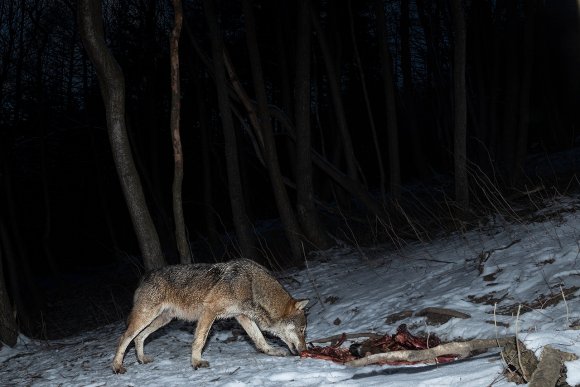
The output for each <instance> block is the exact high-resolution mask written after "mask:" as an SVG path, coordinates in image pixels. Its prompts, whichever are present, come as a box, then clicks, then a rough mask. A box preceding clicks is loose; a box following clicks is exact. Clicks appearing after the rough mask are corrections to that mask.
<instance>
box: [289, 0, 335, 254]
mask: <svg viewBox="0 0 580 387" xmlns="http://www.w3.org/2000/svg"><path fill="white" fill-rule="evenodd" d="M308 1H309V0H299V1H298V11H297V15H298V26H297V31H296V36H297V45H296V82H295V86H294V98H295V104H296V105H295V106H296V107H295V109H294V110H295V112H296V207H297V209H298V217H299V219H300V224H302V227H303V228H304V231H305V232H306V235H307V236H308V239H310V240H311V241H312V242H313V243H314V245H315V246H316V247H318V248H319V249H327V248H328V247H330V246H331V240H330V238H329V237H328V234H327V231H326V228H325V227H324V226H323V225H322V223H321V222H320V219H319V217H318V211H316V207H315V206H314V188H313V183H312V155H311V150H310V148H311V147H312V144H311V130H310V58H311V52H310V50H311V41H310V32H311V31H310V7H309V5H308Z"/></svg>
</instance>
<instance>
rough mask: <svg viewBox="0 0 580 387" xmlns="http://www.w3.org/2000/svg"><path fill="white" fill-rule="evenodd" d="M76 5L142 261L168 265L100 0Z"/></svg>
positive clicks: (85, 0) (150, 265) (149, 264)
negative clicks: (139, 166)
mask: <svg viewBox="0 0 580 387" xmlns="http://www.w3.org/2000/svg"><path fill="white" fill-rule="evenodd" d="M77 7H78V9H77V12H78V14H77V17H78V25H79V29H80V35H81V38H82V41H83V44H84V46H85V49H86V50H87V54H88V56H89V58H90V59H91V62H92V63H93V65H94V66H95V69H96V71H97V76H98V79H99V84H100V87H101V94H102V96H103V102H104V104H105V112H106V121H107V128H108V133H109V140H110V142H111V148H112V153H113V159H114V161H115V167H116V169H117V173H118V175H119V179H120V182H121V188H122V190H123V194H124V196H125V201H126V202H127V206H128V208H129V214H130V215H131V221H132V222H133V227H134V229H135V232H136V234H137V240H138V242H139V248H140V249H141V253H142V254H143V263H144V265H145V268H147V269H149V270H151V269H154V268H158V267H161V266H164V265H165V259H164V257H163V254H162V253H161V245H160V243H159V237H158V235H157V231H156V230H155V226H154V225H153V221H152V219H151V215H150V214H149V210H148V209H147V204H146V201H145V195H144V194H143V189H142V186H141V179H140V178H139V175H138V173H137V169H136V168H135V163H134V161H133V157H132V154H131V147H130V145H129V139H128V136H127V129H126V126H125V80H124V77H123V72H122V70H121V67H120V66H119V64H118V63H117V61H116V60H115V58H114V57H113V55H112V54H111V52H110V51H109V49H108V48H107V46H106V44H105V38H104V33H103V22H102V11H101V1H100V0H79V2H78V4H77Z"/></svg>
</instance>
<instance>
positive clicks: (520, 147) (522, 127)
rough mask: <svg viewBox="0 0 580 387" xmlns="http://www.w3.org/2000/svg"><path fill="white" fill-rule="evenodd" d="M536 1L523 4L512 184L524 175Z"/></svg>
mask: <svg viewBox="0 0 580 387" xmlns="http://www.w3.org/2000/svg"><path fill="white" fill-rule="evenodd" d="M536 4H537V3H536V0H528V1H526V2H525V4H524V7H525V13H526V21H525V26H524V44H523V50H524V52H523V55H524V57H523V61H522V62H523V63H522V67H523V69H522V72H523V74H522V89H521V91H520V104H519V105H520V109H519V116H520V122H519V127H518V137H517V145H516V164H515V168H514V183H517V182H518V181H519V180H520V179H521V178H522V176H523V174H524V161H525V159H526V155H527V152H528V130H529V125H530V95H531V89H532V72H533V63H534V58H533V57H534V18H535V17H536V6H537V5H536Z"/></svg>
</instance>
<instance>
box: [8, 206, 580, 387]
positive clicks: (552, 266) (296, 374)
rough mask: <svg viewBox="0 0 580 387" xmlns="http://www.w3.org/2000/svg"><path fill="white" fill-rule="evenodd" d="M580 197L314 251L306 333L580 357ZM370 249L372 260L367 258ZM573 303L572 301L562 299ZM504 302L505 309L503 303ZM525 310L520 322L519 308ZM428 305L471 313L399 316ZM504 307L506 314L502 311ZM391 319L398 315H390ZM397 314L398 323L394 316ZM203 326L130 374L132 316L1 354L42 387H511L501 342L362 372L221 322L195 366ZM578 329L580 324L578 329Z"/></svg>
mask: <svg viewBox="0 0 580 387" xmlns="http://www.w3.org/2000/svg"><path fill="white" fill-rule="evenodd" d="M577 208H580V202H579V201H578V200H576V199H565V198H561V199H560V200H558V202H555V203H552V205H550V206H548V207H547V208H545V209H543V210H542V211H541V212H540V213H538V215H539V216H538V218H537V219H538V220H541V222H521V223H519V224H508V223H506V222H501V221H499V220H497V219H496V220H495V221H494V222H493V225H489V226H488V227H486V228H485V229H484V230H478V231H472V232H468V233H465V234H458V235H455V236H452V237H448V238H445V239H441V240H436V241H431V242H429V243H426V244H416V245H410V246H408V247H406V248H404V249H402V250H397V251H390V250H388V249H386V248H382V249H381V248H373V249H366V250H365V249H362V250H360V249H355V248H345V247H343V248H337V249H332V250H329V251H326V252H323V253H320V254H318V255H317V256H316V257H313V258H311V259H309V261H308V269H307V270H303V271H300V272H290V273H284V275H282V276H281V278H282V281H283V282H284V284H285V285H286V287H287V288H288V290H289V291H290V292H291V293H292V294H293V295H294V296H295V297H297V298H298V297H300V298H302V297H305V298H309V299H310V300H311V307H310V310H309V315H308V321H309V326H308V331H307V341H309V340H315V339H317V338H321V337H327V336H331V335H334V334H340V333H342V332H352V333H354V332H369V331H372V332H377V333H381V334H384V333H394V332H395V330H396V327H397V326H399V325H400V324H402V323H405V324H407V325H408V326H409V328H410V331H411V332H412V333H414V334H433V333H434V334H436V335H438V336H439V337H440V338H441V339H442V340H444V341H451V340H455V339H471V338H493V337H496V336H503V335H513V334H515V333H516V327H517V334H518V337H519V338H520V339H521V340H522V341H523V342H524V343H525V344H526V346H527V347H528V348H532V349H534V350H537V354H539V353H540V351H541V348H542V347H543V346H544V345H547V344H551V345H553V346H555V347H557V348H559V349H562V350H564V351H566V352H573V353H576V354H577V355H578V356H579V357H580V330H577V329H578V326H579V325H580V322H579V321H580V305H579V304H580V301H579V300H580V298H577V297H578V296H580V290H579V289H580V256H579V254H580V252H579V243H580V213H577V212H576V209H577ZM369 257H371V258H369ZM563 295H564V298H565V301H564V298H563ZM494 304H497V305H494ZM519 305H521V308H520V316H519V319H518V321H517V324H516V316H515V314H516V313H517V310H518V306H519ZM426 307H442V308H450V309H453V310H456V311H459V312H463V313H466V314H468V315H470V316H471V317H470V318H467V319H459V318H452V319H450V320H449V321H448V322H446V323H444V324H439V325H437V324H433V323H428V322H427V321H426V318H425V317H417V316H408V317H405V318H403V319H400V320H397V321H395V320H394V319H393V318H392V315H393V314H395V313H398V312H403V311H410V313H409V314H412V313H416V312H418V311H420V310H422V309H424V308H426ZM494 309H495V310H496V313H494ZM389 317H390V318H389ZM387 321H388V322H387ZM192 327H193V324H188V323H181V322H174V323H171V324H170V325H169V326H167V327H166V328H164V329H162V330H160V331H159V332H158V333H156V334H154V335H153V336H152V338H151V339H150V340H149V341H148V342H147V343H146V345H145V352H146V353H147V354H149V355H151V356H153V357H154V358H155V361H154V362H153V363H150V364H146V365H141V364H138V363H137V361H136V357H135V353H134V350H133V348H132V346H131V347H130V348H129V350H128V352H127V355H126V357H125V363H124V364H125V366H126V367H127V373H126V374H124V375H114V374H113V373H112V371H111V368H110V363H111V360H112V358H113V353H114V350H115V347H116V344H117V341H118V338H119V336H120V335H121V334H122V332H123V330H124V324H123V323H122V322H119V323H116V324H113V325H109V326H106V327H103V328H101V329H98V330H94V331H91V332H87V333H85V334H82V335H79V336H77V337H72V338H69V339H66V340H60V341H49V342H43V341H31V340H28V339H27V338H25V337H21V338H20V341H19V344H18V345H17V346H16V347H15V348H12V349H11V348H7V347H4V348H3V349H2V351H0V384H1V385H4V386H6V385H19V386H21V385H27V386H28V385H34V386H56V385H64V386H105V385H106V386H157V385H166V386H178V385H189V384H193V383H195V384H196V385H224V386H247V385H261V386H280V385H284V386H318V385H328V384H335V385H344V386H351V385H352V386H354V385H357V386H358V385H364V386H384V385H389V386H405V387H408V386H409V385H413V386H489V385H494V386H507V385H514V384H513V383H510V382H508V381H507V380H506V378H505V377H504V376H503V375H502V371H503V369H504V364H503V362H502V360H501V356H500V355H499V353H498V351H497V350H494V351H490V352H487V353H485V354H482V355H478V356H475V357H473V358H470V359H466V360H462V361H456V362H453V363H449V364H441V365H414V366H367V367H364V368H352V367H348V366H343V365H339V364H334V363H331V362H328V361H323V360H317V359H300V358H298V357H286V358H274V357H269V356H266V355H264V354H261V353H257V352H256V350H255V349H254V347H253V346H252V344H251V343H250V342H249V341H248V340H247V338H246V337H245V336H244V335H238V332H239V327H238V326H237V325H236V324H234V323H225V324H220V325H219V326H214V329H213V333H212V335H211V337H210V339H209V340H208V344H207V346H206V349H205V351H204V357H205V358H206V359H207V360H209V361H210V363H211V368H209V369H200V370H197V371H194V370H193V369H192V368H191V366H190V346H191V341H192V333H191V332H192V330H193V328H192ZM574 328H576V329H574ZM566 365H567V368H568V374H567V375H568V376H567V382H568V383H569V384H570V385H577V384H580V360H576V361H572V362H567V363H566Z"/></svg>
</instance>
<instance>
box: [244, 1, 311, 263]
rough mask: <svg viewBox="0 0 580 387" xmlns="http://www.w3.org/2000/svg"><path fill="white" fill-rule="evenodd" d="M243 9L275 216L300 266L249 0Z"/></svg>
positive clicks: (295, 224)
mask: <svg viewBox="0 0 580 387" xmlns="http://www.w3.org/2000/svg"><path fill="white" fill-rule="evenodd" d="M242 7H243V12H244V21H245V26H246V44H247V46H248V56H249V58H250V67H251V71H252V79H253V81H254V91H255V93H256V101H257V103H258V118H259V122H260V124H259V126H258V130H260V131H261V133H262V139H263V141H264V142H263V149H264V159H265V162H266V167H267V169H268V174H269V176H270V182H271V184H272V190H273V193H274V199H275V201H276V206H277V207H278V213H279V214H280V219H281V221H282V224H283V225H284V231H285V234H286V239H287V240H288V243H289V244H290V251H291V252H292V256H293V259H294V260H295V261H296V262H299V261H300V260H301V256H302V249H301V244H300V236H301V235H302V230H300V226H299V225H298V221H297V220H296V216H295V214H294V210H293V209H292V206H291V205H290V199H289V197H288V192H287V191H286V187H285V186H284V180H283V179H282V173H281V172H280V162H279V161H278V151H277V149H276V141H275V139H274V132H273V130H272V120H271V119H270V112H269V109H268V99H267V96H266V86H265V85H264V75H263V71H262V62H261V60H260V52H259V48H258V41H257V36H256V22H255V18H254V11H253V9H252V2H251V0H243V1H242Z"/></svg>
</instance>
